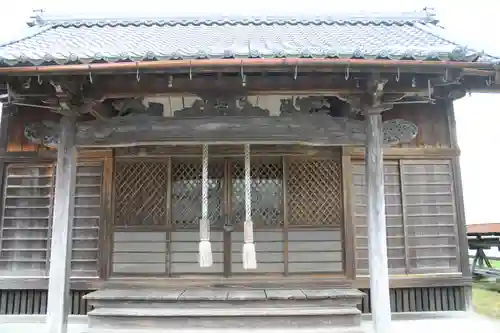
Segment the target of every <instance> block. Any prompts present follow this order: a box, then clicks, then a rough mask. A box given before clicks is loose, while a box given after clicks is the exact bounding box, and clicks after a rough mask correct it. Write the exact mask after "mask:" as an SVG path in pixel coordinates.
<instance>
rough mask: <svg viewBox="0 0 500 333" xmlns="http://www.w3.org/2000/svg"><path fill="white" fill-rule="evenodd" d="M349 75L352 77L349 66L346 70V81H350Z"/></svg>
mask: <svg viewBox="0 0 500 333" xmlns="http://www.w3.org/2000/svg"><path fill="white" fill-rule="evenodd" d="M349 75H350V73H349V66H347V67H346V69H345V79H346V81H347V80H349Z"/></svg>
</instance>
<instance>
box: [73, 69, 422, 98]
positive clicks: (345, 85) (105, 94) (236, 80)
mask: <svg viewBox="0 0 500 333" xmlns="http://www.w3.org/2000/svg"><path fill="white" fill-rule="evenodd" d="M386 81H387V85H386V87H385V93H386V94H388V95H391V94H396V95H401V94H405V93H410V94H411V93H417V92H418V93H424V92H427V91H428V85H427V80H426V79H424V78H421V79H420V80H417V82H418V85H415V84H413V83H414V82H413V83H412V80H409V79H407V80H401V81H400V82H396V81H395V80H394V79H393V80H392V81H391V80H389V79H386ZM300 91H302V92H306V91H308V92H310V91H315V94H318V95H330V96H331V95H349V94H365V93H366V91H367V89H366V78H364V77H359V78H356V77H351V78H349V79H347V80H346V79H345V78H344V77H342V78H339V77H338V76H333V75H310V76H304V77H300V76H299V77H297V78H294V77H293V75H290V76H260V75H259V76H246V77H245V78H244V79H242V78H241V77H239V76H223V77H220V76H198V77H192V78H189V77H187V76H181V77H177V78H175V77H174V78H173V79H171V78H169V77H168V76H158V75H150V76H145V77H143V78H141V80H139V81H137V79H136V78H135V76H133V77H131V76H102V77H99V78H98V79H94V80H93V83H92V84H90V83H86V84H85V85H84V86H83V94H84V96H85V97H86V98H94V99H103V98H127V97H137V96H148V95H161V94H165V95H168V94H185V93H191V94H195V95H207V94H209V95H214V94H215V95H216V94H217V92H220V93H224V94H235V95H238V94H241V95H248V94H259V93H271V92H274V93H280V94H296V93H298V92H300Z"/></svg>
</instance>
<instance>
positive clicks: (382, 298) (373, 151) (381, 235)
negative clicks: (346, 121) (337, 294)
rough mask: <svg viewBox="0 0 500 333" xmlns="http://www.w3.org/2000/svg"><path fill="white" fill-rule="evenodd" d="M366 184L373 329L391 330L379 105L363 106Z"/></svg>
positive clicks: (376, 332) (375, 330)
mask: <svg viewBox="0 0 500 333" xmlns="http://www.w3.org/2000/svg"><path fill="white" fill-rule="evenodd" d="M365 115H366V133H367V136H366V156H365V162H366V184H367V189H368V190H367V192H368V193H367V197H368V253H369V266H370V294H371V296H370V299H371V309H372V320H373V326H374V332H375V333H386V332H390V326H391V302H390V297H389V269H388V266H387V265H388V262H387V237H386V221H385V195H384V158H383V152H382V143H383V132H382V114H381V110H380V108H370V107H368V108H365Z"/></svg>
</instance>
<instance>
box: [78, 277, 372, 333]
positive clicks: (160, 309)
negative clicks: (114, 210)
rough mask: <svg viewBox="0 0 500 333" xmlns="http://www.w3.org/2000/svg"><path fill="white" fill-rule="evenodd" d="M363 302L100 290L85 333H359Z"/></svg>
mask: <svg viewBox="0 0 500 333" xmlns="http://www.w3.org/2000/svg"><path fill="white" fill-rule="evenodd" d="M311 296H312V297H311ZM363 296H365V294H364V293H362V292H360V291H358V290H355V289H351V288H345V289H343V288H342V289H336V288H319V289H317V290H310V289H307V290H302V289H301V288H286V289H282V288H280V289H267V288H260V289H248V288H246V287H240V288H234V289H233V288H188V289H185V290H184V291H179V290H177V291H175V292H171V291H169V290H168V289H165V288H155V289H153V288H145V289H103V290H99V291H96V292H93V293H90V294H89V295H87V296H86V299H87V300H88V302H89V303H90V304H91V305H93V306H94V309H93V310H91V311H90V312H89V313H88V317H89V329H90V331H89V332H94V331H95V332H100V331H99V330H101V329H123V328H125V327H126V328H131V327H134V328H141V329H154V328H162V329H179V328H185V327H189V328H202V327H203V328H208V327H220V328H223V327H224V328H226V329H227V328H230V329H231V328H241V327H260V328H266V327H267V328H268V327H275V328H280V329H283V328H288V327H296V326H301V327H315V326H324V327H330V328H332V329H334V330H335V331H341V330H342V329H343V328H349V332H353V331H356V332H357V329H359V328H360V319H361V317H360V316H361V311H360V310H359V309H358V308H357V306H358V305H359V304H361V301H362V297H363ZM186 319H188V320H187V321H186ZM255 323H258V324H257V326H255V325H256V324H255ZM186 325H187V326H186Z"/></svg>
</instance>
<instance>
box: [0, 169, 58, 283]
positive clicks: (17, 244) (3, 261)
mask: <svg viewBox="0 0 500 333" xmlns="http://www.w3.org/2000/svg"><path fill="white" fill-rule="evenodd" d="M54 171H55V168H54V167H53V165H52V164H37V165H29V164H10V165H7V166H6V168H5V174H4V188H3V191H4V193H3V205H2V224H1V230H0V232H1V234H0V274H1V275H3V276H9V275H10V276H45V275H46V274H47V270H48V263H49V247H50V233H51V228H50V225H51V222H52V221H51V220H52V205H53V191H54Z"/></svg>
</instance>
